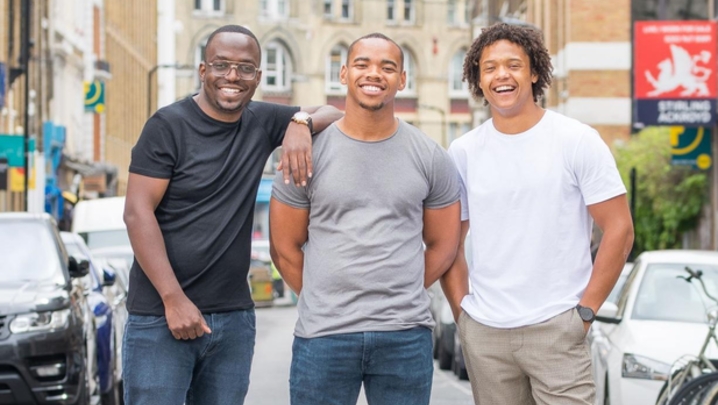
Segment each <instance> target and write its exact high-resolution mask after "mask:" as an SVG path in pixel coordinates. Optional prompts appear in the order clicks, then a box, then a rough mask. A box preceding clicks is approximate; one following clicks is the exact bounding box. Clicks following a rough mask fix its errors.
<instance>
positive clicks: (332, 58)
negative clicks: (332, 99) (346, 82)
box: [326, 45, 347, 93]
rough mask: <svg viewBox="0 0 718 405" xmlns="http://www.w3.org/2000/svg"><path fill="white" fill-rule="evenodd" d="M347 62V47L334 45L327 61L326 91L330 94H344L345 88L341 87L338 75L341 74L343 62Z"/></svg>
mask: <svg viewBox="0 0 718 405" xmlns="http://www.w3.org/2000/svg"><path fill="white" fill-rule="evenodd" d="M346 60H347V47H346V46H344V45H336V46H335V47H334V48H332V50H331V52H330V53H329V59H328V61H327V65H328V66H327V77H326V82H327V91H328V92H331V93H337V92H344V91H346V90H345V87H344V86H342V83H341V78H340V77H339V73H340V72H341V69H342V65H343V64H344V61H346Z"/></svg>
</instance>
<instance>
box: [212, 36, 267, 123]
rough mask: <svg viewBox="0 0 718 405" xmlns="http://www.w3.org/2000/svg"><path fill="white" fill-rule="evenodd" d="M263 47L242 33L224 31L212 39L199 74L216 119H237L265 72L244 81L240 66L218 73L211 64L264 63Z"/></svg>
mask: <svg viewBox="0 0 718 405" xmlns="http://www.w3.org/2000/svg"><path fill="white" fill-rule="evenodd" d="M259 59H260V56H259V46H258V45H257V43H256V42H255V40H254V39H253V38H251V37H249V36H247V35H244V34H242V33H238V32H220V33H218V34H217V35H215V36H214V38H212V42H211V43H210V44H208V46H207V48H206V50H205V61H204V62H202V63H201V64H200V67H199V76H200V80H201V81H202V89H201V90H200V97H201V98H202V101H203V102H200V105H206V106H207V107H208V109H209V111H206V110H205V109H204V108H203V110H205V111H204V112H205V113H207V115H209V116H210V117H212V118H215V119H217V120H219V121H227V122H233V121H237V120H238V119H239V117H240V115H241V113H242V109H243V108H244V107H245V106H246V105H247V104H248V103H249V102H250V100H251V99H252V96H254V91H255V90H256V89H257V86H258V85H259V82H260V80H261V78H262V72H261V71H259V72H257V75H256V77H254V78H253V79H250V80H244V79H242V78H241V77H240V76H239V72H238V70H237V69H234V68H230V70H229V72H227V74H226V75H220V74H217V72H216V71H215V69H214V68H213V67H212V66H211V65H210V64H215V63H220V62H227V63H230V64H232V65H236V64H244V65H252V66H254V67H255V68H258V67H259V64H260V60H259Z"/></svg>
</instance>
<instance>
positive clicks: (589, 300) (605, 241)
mask: <svg viewBox="0 0 718 405" xmlns="http://www.w3.org/2000/svg"><path fill="white" fill-rule="evenodd" d="M632 246H633V227H632V226H631V225H630V224H626V225H623V226H617V227H614V228H613V229H610V230H606V231H605V232H604V234H603V237H602V238H601V244H600V246H599V248H598V253H597V254H596V260H595V261H594V264H593V271H592V272H591V278H590V279H589V282H588V286H586V291H585V292H584V295H583V297H582V298H581V302H580V303H581V305H583V306H586V307H590V308H592V309H593V310H594V311H598V308H600V307H601V305H603V302H604V301H605V300H606V297H608V295H609V294H610V293H611V289H613V286H614V285H615V284H616V281H617V280H618V277H619V276H620V274H621V269H623V265H624V264H625V263H626V258H627V257H628V254H629V253H630V252H631V248H632Z"/></svg>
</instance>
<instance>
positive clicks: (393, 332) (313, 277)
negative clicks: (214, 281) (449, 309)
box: [270, 34, 460, 405]
mask: <svg viewBox="0 0 718 405" xmlns="http://www.w3.org/2000/svg"><path fill="white" fill-rule="evenodd" d="M402 66H403V54H402V51H401V48H399V47H398V46H397V45H396V43H394V41H392V40H391V39H389V38H387V37H385V36H384V35H381V34H370V35H367V36H365V37H362V38H360V39H358V40H356V41H355V42H354V43H353V44H352V45H351V46H350V47H349V54H348V57H347V63H346V65H345V66H342V70H341V81H342V83H343V84H345V85H347V99H346V113H345V116H344V118H342V119H341V120H339V121H337V122H336V123H335V125H332V126H331V127H330V128H328V129H327V130H325V131H324V132H322V133H321V134H319V135H317V136H316V137H315V139H314V146H313V161H314V176H313V177H312V178H311V180H310V181H309V182H308V184H307V186H306V187H303V188H297V187H295V186H293V185H286V184H284V182H283V177H282V176H281V175H279V176H277V178H276V179H275V182H274V187H273V192H272V201H271V203H270V241H271V251H272V258H273V260H274V263H275V264H276V266H277V268H278V269H279V271H280V273H282V276H283V277H284V279H285V281H286V282H287V284H288V285H289V286H290V287H291V288H292V289H293V290H294V291H295V292H296V293H297V294H299V303H298V309H299V320H298V322H297V326H296V330H295V340H294V345H293V357H292V367H291V376H290V396H291V404H292V405H316V404H325V403H331V404H347V405H349V404H352V405H353V404H356V401H357V396H358V395H359V391H360V389H361V386H362V383H363V384H364V388H365V391H366V395H367V400H368V403H369V404H370V405H380V404H387V405H389V404H391V405H403V404H406V405H421V404H428V403H429V398H430V393H431V381H432V374H433V361H432V340H431V328H432V327H433V326H434V324H433V321H432V318H431V314H430V312H429V297H428V295H427V293H426V287H428V286H430V285H431V284H433V283H434V282H435V281H436V280H437V279H439V278H440V277H442V275H444V273H445V272H446V270H447V269H448V268H449V266H450V265H451V263H452V261H453V260H454V257H455V256H456V251H457V246H458V241H459V233H460V220H459V203H458V199H459V193H460V191H459V184H458V174H457V172H456V169H455V166H454V165H453V163H452V162H451V160H450V158H449V157H448V154H447V153H446V151H445V150H444V149H442V148H441V146H439V145H437V144H436V143H435V142H433V141H432V140H431V139H429V138H428V137H427V136H426V135H424V134H423V133H421V132H420V131H419V130H418V129H416V128H414V127H412V126H411V125H409V124H407V123H405V122H403V121H401V120H399V119H397V118H396V117H395V116H394V97H395V96H396V92H397V91H398V90H401V89H403V88H404V85H405V83H406V74H405V72H404V71H403V69H402ZM422 242H423V244H425V248H424V245H423V244H422Z"/></svg>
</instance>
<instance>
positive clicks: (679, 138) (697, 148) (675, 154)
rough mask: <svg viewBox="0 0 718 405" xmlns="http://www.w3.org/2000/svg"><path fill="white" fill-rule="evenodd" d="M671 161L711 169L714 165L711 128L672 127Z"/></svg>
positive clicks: (676, 163)
mask: <svg viewBox="0 0 718 405" xmlns="http://www.w3.org/2000/svg"><path fill="white" fill-rule="evenodd" d="M671 163H672V164H674V165H690V166H693V167H694V168H696V169H701V170H707V169H709V168H710V167H711V166H712V165H713V157H712V154H711V131H710V129H708V128H703V127H698V128H686V127H671Z"/></svg>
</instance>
